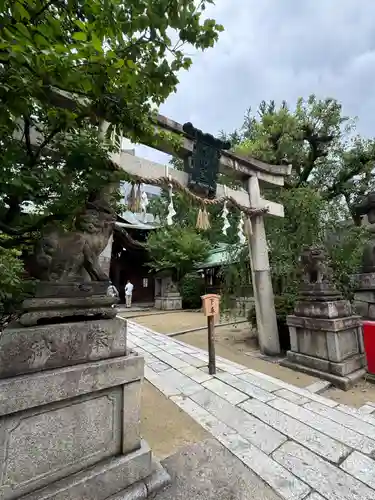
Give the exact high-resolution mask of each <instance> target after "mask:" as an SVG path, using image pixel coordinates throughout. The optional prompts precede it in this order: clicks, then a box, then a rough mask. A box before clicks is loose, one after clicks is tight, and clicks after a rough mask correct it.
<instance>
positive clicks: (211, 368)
mask: <svg viewBox="0 0 375 500" xmlns="http://www.w3.org/2000/svg"><path fill="white" fill-rule="evenodd" d="M207 330H208V373H209V374H210V375H215V374H216V358H215V316H207Z"/></svg>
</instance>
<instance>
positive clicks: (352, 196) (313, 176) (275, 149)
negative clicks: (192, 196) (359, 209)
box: [234, 95, 375, 222]
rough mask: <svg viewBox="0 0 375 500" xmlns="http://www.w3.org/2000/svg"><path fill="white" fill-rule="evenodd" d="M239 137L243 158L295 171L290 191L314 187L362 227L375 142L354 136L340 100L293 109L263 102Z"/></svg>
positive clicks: (305, 103)
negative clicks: (359, 212) (362, 203)
mask: <svg viewBox="0 0 375 500" xmlns="http://www.w3.org/2000/svg"><path fill="white" fill-rule="evenodd" d="M234 135H235V136H236V141H237V151H238V152H239V153H242V154H247V155H252V156H254V157H255V158H258V159H261V160H263V161H266V162H269V163H273V164H280V163H284V164H290V165H292V175H291V176H290V178H288V179H287V180H286V187H287V188H293V187H303V186H306V185H309V186H311V187H313V188H314V189H316V190H317V191H319V192H320V193H321V194H322V196H323V197H324V198H325V199H327V200H333V199H338V200H339V201H341V200H343V201H345V202H346V204H347V206H348V208H349V210H350V213H351V215H352V217H353V219H354V220H355V221H356V222H357V220H356V217H355V211H354V206H355V204H356V203H357V202H358V201H359V200H360V199H361V198H362V197H363V195H364V194H365V193H367V192H368V191H370V190H371V189H373V188H374V187H375V182H374V176H373V175H372V170H373V164H374V160H375V140H373V139H371V140H370V139H363V138H361V137H359V136H355V121H354V120H352V119H350V118H348V117H347V116H344V115H343V114H342V106H341V104H340V103H339V102H337V101H336V100H335V99H331V98H328V99H323V100H319V99H317V98H316V97H315V96H314V95H311V96H310V97H309V98H308V99H307V100H306V101H305V100H303V99H302V98H301V99H299V100H298V101H297V104H296V106H295V108H294V109H290V108H289V106H288V105H287V103H286V102H283V103H282V105H281V106H280V107H279V108H277V107H276V105H275V102H274V101H270V102H269V103H266V102H264V101H263V102H262V103H261V104H260V106H259V108H258V110H257V114H256V115H253V114H252V113H251V110H249V111H248V112H247V113H246V115H245V120H244V124H243V126H242V128H241V129H240V130H239V131H235V133H234Z"/></svg>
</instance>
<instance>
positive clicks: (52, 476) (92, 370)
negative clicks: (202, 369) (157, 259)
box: [0, 284, 170, 500]
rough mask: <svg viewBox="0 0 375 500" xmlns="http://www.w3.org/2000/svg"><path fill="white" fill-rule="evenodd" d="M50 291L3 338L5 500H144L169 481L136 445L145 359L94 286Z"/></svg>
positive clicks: (0, 489)
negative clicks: (130, 347)
mask: <svg viewBox="0 0 375 500" xmlns="http://www.w3.org/2000/svg"><path fill="white" fill-rule="evenodd" d="M99 285H100V284H99ZM106 286H107V285H103V286H102V288H103V289H105V288H106ZM52 288H53V289H54V292H55V294H54V295H53V296H52V297H48V296H44V297H41V295H43V294H39V297H37V298H36V299H31V300H29V301H26V303H25V314H24V315H23V317H22V318H23V320H24V324H28V325H32V326H26V327H25V326H22V325H20V324H19V323H17V324H13V325H10V326H9V327H8V328H6V329H5V330H4V331H3V332H2V334H1V336H0V499H1V500H67V499H69V500H110V499H112V498H113V500H115V499H116V500H119V499H125V498H126V499H127V500H141V499H144V498H147V497H148V496H149V495H151V494H152V493H153V492H155V491H156V490H157V489H158V488H160V487H162V486H164V485H165V484H167V483H168V482H169V479H170V478H169V476H168V474H167V472H166V471H165V470H164V469H163V467H162V466H161V465H160V464H159V463H158V462H157V461H155V460H154V459H153V457H152V453H151V450H150V448H149V446H148V445H147V443H145V442H144V441H143V440H142V439H141V436H140V404H141V385H142V381H143V374H144V359H143V358H142V357H140V356H138V355H137V354H136V353H134V352H131V351H129V350H128V349H127V346H126V323H125V322H124V321H123V320H120V319H118V318H112V319H107V317H108V315H107V307H108V298H107V297H106V296H105V295H101V294H100V293H99V294H95V292H100V290H99V289H100V286H98V284H92V285H91V284H89V285H88V286H82V285H79V286H75V285H74V284H72V285H56V286H54V287H52ZM91 288H94V290H92V289H91ZM50 289H51V285H50V284H47V285H46V286H45V287H44V290H47V291H49V290H50ZM90 293H91V294H94V295H91V296H89V294H90ZM69 295H70V297H69ZM85 295H86V296H85ZM76 302H79V307H78V310H79V311H78V312H77V309H75V308H73V307H72V306H71V305H70V304H71V303H76ZM90 302H91V304H90ZM43 303H44V306H45V309H44V310H43V308H42V305H43ZM111 310H112V311H115V310H114V309H113V308H111ZM43 323H44V324H43Z"/></svg>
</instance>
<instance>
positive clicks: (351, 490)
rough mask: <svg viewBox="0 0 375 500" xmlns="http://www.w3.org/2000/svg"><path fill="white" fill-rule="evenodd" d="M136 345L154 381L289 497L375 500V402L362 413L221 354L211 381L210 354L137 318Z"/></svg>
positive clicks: (131, 335)
mask: <svg viewBox="0 0 375 500" xmlns="http://www.w3.org/2000/svg"><path fill="white" fill-rule="evenodd" d="M128 343H129V347H130V348H132V349H134V350H135V351H136V352H138V353H140V354H142V355H143V356H144V357H145V361H146V368H145V377H146V378H147V380H149V382H151V383H152V384H153V385H154V386H155V387H157V388H158V389H159V390H160V391H161V392H162V393H163V394H164V395H165V396H167V397H168V398H170V399H171V400H172V401H174V403H176V404H177V405H178V406H179V407H180V408H182V409H183V410H184V411H185V412H186V413H188V414H189V415H190V416H191V417H192V418H193V419H194V420H196V421H197V422H198V423H199V424H200V425H202V426H203V427H204V428H205V429H206V430H207V431H208V432H210V433H211V434H212V436H214V437H215V438H216V439H217V440H218V441H219V442H220V443H222V444H223V445H224V446H225V447H226V448H227V449H228V450H230V451H231V453H233V455H235V456H236V457H238V458H239V459H240V460H241V461H242V462H243V463H244V464H245V465H246V466H247V467H249V469H251V470H252V471H253V472H255V473H256V474H257V475H258V476H259V477H261V478H262V479H263V480H264V481H265V482H266V483H267V484H268V485H270V486H271V487H272V488H273V489H274V490H275V492H276V493H277V494H279V495H280V497H281V498H284V499H286V500H302V499H306V500H322V499H326V500H357V499H358V500H370V499H371V500H375V461H374V460H373V458H375V416H374V415H373V414H372V412H371V408H372V405H373V404H372V403H369V404H367V405H366V407H363V410H358V409H354V408H351V407H348V406H345V405H341V404H338V403H337V402H335V401H333V400H330V399H327V398H325V397H323V396H321V395H319V394H317V393H315V392H312V390H316V387H314V388H312V387H310V390H308V389H301V388H299V387H295V386H293V385H291V384H287V383H285V382H282V381H281V380H278V379H275V378H272V377H270V376H268V375H265V374H263V373H260V372H256V371H254V370H251V369H248V368H246V367H245V366H242V365H238V364H236V363H233V362H231V361H229V360H226V359H223V358H220V357H217V368H218V373H217V375H216V376H214V377H213V376H210V375H208V372H207V369H206V365H207V362H208V357H207V353H206V352H205V351H203V350H200V349H198V348H195V347H192V346H189V345H187V344H184V343H183V342H180V341H177V340H174V339H172V338H168V337H167V336H165V335H162V334H159V333H156V332H153V331H152V330H149V329H147V328H145V327H143V326H140V325H138V324H136V323H133V322H130V321H128ZM314 385H315V384H314ZM373 407H374V411H375V404H374V406H373ZM155 411H157V409H155ZM372 457H373V458H372Z"/></svg>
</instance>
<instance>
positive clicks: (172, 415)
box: [141, 381, 211, 459]
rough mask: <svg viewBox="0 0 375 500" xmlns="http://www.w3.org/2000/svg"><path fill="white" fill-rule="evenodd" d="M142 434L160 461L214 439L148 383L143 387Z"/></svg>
mask: <svg viewBox="0 0 375 500" xmlns="http://www.w3.org/2000/svg"><path fill="white" fill-rule="evenodd" d="M141 405H142V406H141V408H142V409H141V434H142V437H143V438H144V439H145V440H146V441H147V442H148V444H149V445H150V446H151V449H152V452H153V453H154V454H155V455H156V456H157V457H158V458H160V459H163V458H165V457H168V456H170V455H172V454H173V453H176V452H177V451H178V450H179V449H180V448H182V447H183V446H187V445H190V444H194V443H199V442H200V441H202V440H204V439H207V438H208V437H211V436H210V434H209V433H208V432H206V431H205V430H204V429H203V427H201V426H200V425H199V424H197V423H196V422H195V420H193V419H192V418H191V417H189V415H188V414H187V413H185V412H183V411H182V410H181V409H180V408H179V407H178V406H177V405H175V404H174V403H173V402H172V401H170V400H169V399H168V398H166V397H165V396H164V395H163V394H162V393H161V392H159V391H158V390H157V389H156V388H155V387H154V386H153V385H151V384H150V383H149V382H147V381H145V382H144V383H143V387H142V403H141Z"/></svg>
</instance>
